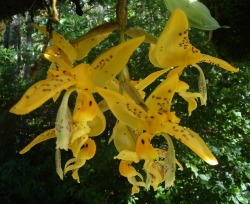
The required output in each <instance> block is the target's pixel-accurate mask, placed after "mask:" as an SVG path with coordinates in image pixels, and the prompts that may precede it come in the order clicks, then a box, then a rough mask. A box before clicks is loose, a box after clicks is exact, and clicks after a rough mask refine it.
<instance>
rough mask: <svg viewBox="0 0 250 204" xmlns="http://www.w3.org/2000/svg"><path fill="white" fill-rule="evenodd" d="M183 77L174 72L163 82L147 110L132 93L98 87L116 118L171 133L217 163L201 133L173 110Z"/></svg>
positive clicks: (136, 126)
mask: <svg viewBox="0 0 250 204" xmlns="http://www.w3.org/2000/svg"><path fill="white" fill-rule="evenodd" d="M178 81H179V77H178V75H177V74H175V75H171V77H170V78H167V80H165V81H164V82H163V83H161V84H160V85H159V86H158V87H157V88H156V89H155V91H154V92H153V93H152V94H151V95H150V96H149V97H148V99H147V100H146V105H147V107H148V108H149V111H148V112H146V111H145V110H143V109H142V108H141V107H140V106H138V105H137V104H136V103H135V102H134V101H133V100H131V99H130V98H129V97H126V96H123V95H120V94H119V93H117V92H114V91H111V90H105V89H101V88H98V93H99V94H100V95H101V96H102V97H103V98H104V99H105V100H106V102H107V104H108V106H109V108H110V110H111V111H112V112H113V114H114V115H115V116H116V118H117V119H118V120H120V121H122V122H123V123H125V124H126V125H128V126H129V127H131V128H133V129H135V130H136V131H139V132H142V131H147V132H149V133H151V134H153V135H155V134H161V133H167V134H169V135H171V136H173V137H175V138H176V139H178V140H180V141H181V142H182V143H184V144H185V145H186V146H188V147H189V148H190V149H191V150H193V151H194V152H195V153H196V154H197V155H198V156H200V157H201V158H202V159H203V160H204V161H206V162H207V163H209V164H212V165H215V164H217V163H218V162H217V160H216V159H215V157H214V156H213V154H212V153H211V152H210V150H209V149H208V147H207V146H206V144H205V143H204V141H203V140H202V139H201V137H200V136H199V135H198V134H197V133H195V132H193V131H191V130H189V129H187V128H184V127H182V126H180V125H179V124H178V122H179V119H178V118H177V117H176V116H175V114H174V112H171V111H170V106H171V103H172V97H173V94H174V92H176V88H177V86H178Z"/></svg>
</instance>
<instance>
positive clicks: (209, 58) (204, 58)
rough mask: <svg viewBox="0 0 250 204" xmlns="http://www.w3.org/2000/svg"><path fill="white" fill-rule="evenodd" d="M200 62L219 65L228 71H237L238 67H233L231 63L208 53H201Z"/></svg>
mask: <svg viewBox="0 0 250 204" xmlns="http://www.w3.org/2000/svg"><path fill="white" fill-rule="evenodd" d="M202 62H207V63H210V64H213V65H215V66H217V67H221V68H223V69H225V70H227V71H230V72H239V69H238V68H235V67H233V66H232V65H230V64H229V63H227V62H226V61H224V60H221V59H218V58H216V57H212V56H209V55H205V54H203V55H202Z"/></svg>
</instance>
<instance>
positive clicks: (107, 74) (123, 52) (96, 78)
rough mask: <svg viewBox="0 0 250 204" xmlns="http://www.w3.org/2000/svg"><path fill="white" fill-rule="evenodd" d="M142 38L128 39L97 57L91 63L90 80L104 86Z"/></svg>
mask: <svg viewBox="0 0 250 204" xmlns="http://www.w3.org/2000/svg"><path fill="white" fill-rule="evenodd" d="M143 40H144V37H139V38H135V39H132V40H128V41H126V42H124V43H121V44H119V45H117V46H115V47H113V48H111V49H109V50H107V51H106V52H104V53H103V54H101V55H100V56H99V57H97V58H96V59H95V60H94V62H93V63H92V64H91V72H92V73H91V81H93V83H94V85H95V86H99V87H104V86H105V84H106V83H107V82H108V81H110V80H112V79H114V78H115V77H116V75H117V74H118V73H119V72H120V71H121V70H122V69H123V67H124V66H125V65H126V64H127V62H128V60H129V58H130V56H131V55H132V53H133V52H134V51H135V49H136V48H137V47H138V46H139V45H140V44H141V43H142V42H143Z"/></svg>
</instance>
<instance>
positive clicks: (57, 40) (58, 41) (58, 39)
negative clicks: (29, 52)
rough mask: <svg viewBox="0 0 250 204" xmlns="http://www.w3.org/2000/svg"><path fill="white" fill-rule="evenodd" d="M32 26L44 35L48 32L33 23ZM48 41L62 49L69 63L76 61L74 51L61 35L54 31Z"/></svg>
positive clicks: (75, 52)
mask: <svg viewBox="0 0 250 204" xmlns="http://www.w3.org/2000/svg"><path fill="white" fill-rule="evenodd" d="M32 25H33V26H34V27H35V28H36V29H38V30H39V31H40V32H41V33H43V34H44V35H48V31H47V29H46V28H43V27H40V26H38V25H36V24H34V23H33V24H32ZM50 41H51V42H52V43H53V44H55V45H56V46H58V47H59V48H60V49H62V50H63V51H64V53H66V54H67V55H68V58H69V60H70V61H71V62H73V61H74V60H75V59H76V56H77V51H76V49H75V48H74V47H73V46H72V45H71V44H70V43H69V41H68V40H66V39H65V38H64V37H63V36H62V35H60V34H58V33H56V32H55V31H52V36H51V39H50Z"/></svg>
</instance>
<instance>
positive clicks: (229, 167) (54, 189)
mask: <svg viewBox="0 0 250 204" xmlns="http://www.w3.org/2000/svg"><path fill="white" fill-rule="evenodd" d="M212 2H214V4H213V3H210V4H211V5H210V8H211V12H212V14H214V13H215V12H213V11H214V10H213V8H214V7H216V6H217V7H218V8H220V10H221V9H223V13H221V14H220V15H223V16H224V17H223V16H219V19H222V20H223V19H226V18H227V22H231V23H232V24H230V27H231V29H234V22H237V26H240V25H238V24H239V22H240V20H239V19H238V18H240V17H237V16H236V15H233V14H232V12H233V11H234V12H236V11H235V9H234V8H231V6H230V4H226V3H221V4H219V5H216V1H212ZM81 3H82V6H83V10H84V15H83V16H77V15H76V14H75V11H74V9H75V7H74V5H73V4H72V3H70V2H68V3H65V4H60V3H59V5H58V7H59V8H60V15H61V16H60V19H61V23H60V25H56V26H54V28H55V29H56V30H57V31H58V32H59V33H63V34H64V35H65V37H66V38H67V39H74V38H76V37H78V36H80V35H82V34H84V33H86V32H87V31H88V30H89V29H90V28H93V27H94V26H97V25H100V24H101V23H103V22H108V21H115V6H116V2H115V1H104V0H103V1H101V0H100V1H94V3H93V4H91V5H88V4H87V3H86V2H85V1H82V2H81ZM222 6H223V7H222ZM238 6H239V7H240V5H238ZM128 10H129V13H128V14H129V25H130V26H136V27H140V28H143V29H145V30H146V31H148V32H150V33H152V34H154V35H155V36H159V34H160V32H161V30H162V29H163V26H164V25H165V22H166V20H167V18H168V16H169V13H168V11H167V9H166V7H165V5H163V1H162V0H155V1H150V0H145V1H139V0H137V1H130V2H129V8H128ZM240 11H242V10H240V9H239V10H237V12H240ZM238 15H240V14H239V13H238ZM245 15H247V14H245ZM241 16H244V13H242V14H241ZM20 18H21V19H22V21H21V23H20V28H21V34H22V39H23V40H22V48H21V49H16V48H15V47H14V46H9V47H8V48H4V47H3V46H1V47H0V104H1V107H0V164H1V166H0V203H15V202H16V201H17V200H18V201H19V203H31V204H32V203H45V202H46V203H86V204H88V203H91V204H95V203H96V204H99V203H131V204H132V203H160V204H161V203H245V204H247V203H248V202H249V200H250V192H249V189H250V152H249V147H250V144H249V143H250V142H249V141H250V140H249V133H250V131H249V129H250V117H249V116H250V96H249V95H250V85H249V80H250V71H249V70H250V58H249V53H246V55H242V56H239V55H238V53H237V51H235V52H233V50H231V47H233V46H234V45H236V44H237V46H238V45H241V46H242V47H247V44H244V42H246V40H245V39H244V36H245V35H244V36H241V35H238V36H232V35H228V34H229V33H230V32H231V30H230V29H228V30H227V29H220V30H219V31H214V36H213V37H212V40H211V41H209V40H208V37H207V33H205V32H201V31H199V30H196V29H191V31H190V39H191V42H192V43H193V44H194V45H195V46H196V47H198V48H199V49H201V51H202V52H203V53H207V54H210V55H212V56H218V57H221V58H223V59H226V60H227V61H229V62H230V63H232V64H233V65H234V66H236V67H239V68H240V72H239V73H237V74H231V73H228V72H226V71H224V70H221V69H220V68H218V67H212V66H211V65H205V64H202V65H201V66H202V68H203V70H204V73H205V76H206V78H207V85H208V103H207V106H202V107H199V108H198V109H197V110H196V111H195V112H194V113H193V114H192V116H191V117H188V116H187V114H186V113H187V104H186V103H185V102H184V101H183V100H182V99H181V98H178V97H176V98H175V101H178V103H175V105H174V109H175V111H176V112H177V114H178V115H179V116H181V118H182V125H184V126H187V127H190V128H191V129H193V130H194V131H196V132H198V133H199V134H200V135H202V137H203V138H204V140H205V141H206V143H207V144H208V145H209V147H210V148H211V150H212V151H213V153H214V154H215V155H216V157H217V158H218V161H219V165H217V166H209V165H208V164H206V163H204V162H203V161H202V160H201V159H200V158H198V157H197V156H196V155H195V154H194V153H192V152H191V151H190V150H189V149H188V148H186V147H185V146H184V145H182V144H180V143H179V142H178V141H175V140H173V142H174V145H175V148H176V156H177V158H178V160H179V161H180V162H181V163H182V164H183V166H184V170H183V171H177V174H176V181H175V184H174V186H173V187H172V188H171V189H169V190H164V189H163V187H160V188H159V189H158V190H157V191H156V192H154V191H153V190H152V189H151V190H150V191H148V192H146V191H143V190H142V191H141V192H140V194H138V195H136V196H130V192H131V185H130V184H129V183H128V182H127V180H126V178H124V177H122V176H120V175H119V172H118V161H116V160H114V159H113V157H114V156H115V155H116V154H117V152H116V150H115V148H114V146H113V144H109V145H108V139H109V137H110V135H111V133H112V127H113V125H114V124H115V118H114V117H113V116H112V114H111V113H110V112H106V113H105V115H106V116H107V117H106V118H107V123H108V125H107V129H106V130H105V132H104V133H103V134H102V135H101V136H99V137H98V138H95V141H96V142H97V154H96V156H95V157H94V158H93V159H92V160H90V161H88V162H87V164H86V165H85V166H84V168H81V169H80V171H79V174H80V178H81V183H80V184H77V183H76V182H75V181H74V180H73V179H72V178H71V175H70V174H68V175H67V176H66V178H65V179H64V181H61V180H60V179H59V177H58V176H57V174H56V172H55V164H54V163H55V162H54V152H55V151H54V148H55V141H54V140H53V141H52V140H51V141H46V142H44V143H42V144H39V145H37V146H36V147H34V148H33V149H32V150H31V151H30V152H28V153H26V154H25V155H19V154H18V152H19V151H20V149H22V148H23V147H24V146H25V145H26V144H28V143H29V142H30V141H31V140H32V138H34V137H35V136H36V135H38V134H40V133H41V132H43V131H45V130H47V129H49V128H51V127H53V126H54V120H55V116H56V112H57V109H58V105H59V103H58V102H57V103H53V102H52V101H49V102H47V103H46V104H45V105H44V106H42V107H41V108H39V109H37V110H35V111H33V112H32V113H30V114H28V115H25V116H16V115H13V114H10V113H8V110H9V109H10V107H11V106H13V105H14V104H15V103H16V102H17V101H18V100H19V99H20V97H21V96H22V94H23V93H24V91H25V90H26V89H27V88H28V87H29V86H30V85H31V84H33V83H35V82H36V81H38V80H40V79H43V78H44V77H45V74H46V70H47V68H48V66H49V64H48V63H47V62H46V61H45V60H43V62H42V67H41V69H40V70H39V71H38V72H37V74H36V77H35V78H33V79H32V78H31V77H30V76H29V73H30V70H31V67H32V66H34V64H35V62H36V60H37V58H38V56H39V53H40V52H41V50H42V46H41V45H42V42H43V36H41V35H40V34H39V33H38V32H37V31H36V30H34V29H33V31H32V37H33V39H34V42H33V44H32V47H26V46H25V45H26V44H25V43H26V42H25V39H26V33H25V31H26V30H27V27H28V24H29V23H30V20H29V19H28V18H26V19H24V18H23V17H20ZM228 18H231V19H232V20H231V21H230V20H228ZM35 21H36V22H37V23H38V24H40V25H44V24H45V23H46V16H44V17H41V16H38V17H36V18H35ZM219 22H220V21H219ZM227 22H226V23H227ZM12 23H14V20H13V22H12ZM220 23H221V24H223V23H224V22H220ZM244 26H247V25H245V24H244ZM248 26H249V25H248ZM221 33H223V35H227V38H226V39H225V42H224V41H223V40H221V35H222V34H221ZM111 42H112V43H111ZM117 42H118V34H117V33H113V34H111V35H110V36H109V38H108V39H106V40H105V41H104V42H103V43H102V44H101V45H99V46H97V47H96V48H95V49H93V50H92V51H91V53H90V55H89V56H88V58H87V59H85V60H86V61H87V62H91V61H92V60H93V59H94V58H95V56H97V55H98V54H99V53H100V52H101V51H102V50H105V49H107V48H108V47H110V46H113V45H114V44H116V43H117ZM228 42H229V43H230V46H231V47H230V48H229V47H228V46H229V45H228ZM239 42H242V43H239ZM248 42H249V41H248ZM248 47H250V45H249V46H248ZM148 48H149V46H148V45H147V44H143V45H142V46H141V49H140V50H139V51H138V52H137V53H135V54H134V55H133V57H132V59H131V61H130V62H129V65H128V66H129V68H130V74H131V77H132V78H133V79H140V78H144V77H145V76H147V75H148V74H149V73H151V72H152V71H154V70H156V68H154V67H153V66H152V65H151V64H150V63H149V60H148V57H147V54H148ZM233 49H235V50H237V49H241V47H233ZM244 49H246V50H247V48H244ZM234 53H235V54H234ZM27 54H29V55H27ZM25 56H30V58H29V59H28V58H27V57H25ZM24 64H25V65H27V66H23V65H24ZM197 76H198V73H197V72H196V70H195V69H187V70H186V71H185V73H184V76H183V78H184V79H185V80H186V81H187V82H188V83H189V84H191V88H192V89H194V88H195V87H196V86H197V85H196V84H197ZM158 83H159V80H158V81H156V82H155V83H154V84H153V85H152V86H151V87H149V88H148V89H147V91H150V90H153V89H154V87H155V86H156V85H157V84H158ZM193 87H194V88H193ZM68 157H69V155H68V154H67V152H65V153H64V154H63V158H64V159H65V161H66V159H68Z"/></svg>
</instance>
